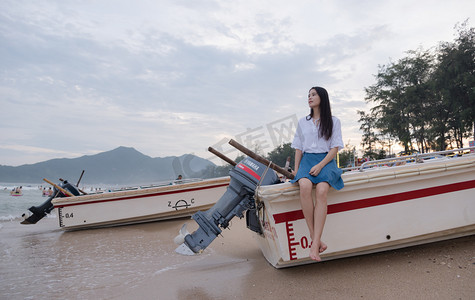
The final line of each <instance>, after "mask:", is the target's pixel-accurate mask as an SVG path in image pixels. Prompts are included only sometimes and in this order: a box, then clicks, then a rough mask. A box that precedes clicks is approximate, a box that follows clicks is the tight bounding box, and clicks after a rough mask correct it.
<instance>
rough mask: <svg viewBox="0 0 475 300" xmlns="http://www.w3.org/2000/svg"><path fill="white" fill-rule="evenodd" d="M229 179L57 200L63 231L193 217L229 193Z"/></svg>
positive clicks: (56, 207) (56, 208)
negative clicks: (227, 191)
mask: <svg viewBox="0 0 475 300" xmlns="http://www.w3.org/2000/svg"><path fill="white" fill-rule="evenodd" d="M228 185H229V177H223V178H217V179H210V180H203V181H198V182H192V183H184V184H177V185H169V186H161V187H149V188H144V189H137V190H126V191H118V192H108V193H101V194H91V195H81V196H76V197H66V198H55V199H54V200H53V201H52V203H53V205H54V208H55V210H56V213H57V215H58V218H59V225H60V227H61V228H62V229H66V230H73V229H85V228H91V227H104V226H116V225H125V224H133V223H142V222H151V221H159V220H166V219H172V218H180V217H187V216H191V215H192V214H193V213H195V212H197V211H198V210H206V209H208V208H210V207H211V206H212V205H213V204H214V203H215V202H216V201H217V200H219V198H220V197H221V196H222V195H223V194H224V193H225V192H226V189H227V187H228Z"/></svg>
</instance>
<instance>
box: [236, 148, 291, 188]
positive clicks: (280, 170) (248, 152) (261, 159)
mask: <svg viewBox="0 0 475 300" xmlns="http://www.w3.org/2000/svg"><path fill="white" fill-rule="evenodd" d="M229 144H230V145H231V146H233V147H234V148H236V149H238V150H239V151H241V152H242V153H244V154H246V155H247V156H249V157H252V158H254V159H255V160H257V161H258V162H260V163H261V164H264V165H266V166H269V167H270V168H271V169H273V170H275V171H276V172H278V173H280V174H282V175H284V176H285V177H287V178H290V179H294V177H295V176H294V174H292V173H290V172H289V171H287V170H285V169H283V168H281V167H279V166H278V165H276V164H274V163H273V162H270V161H268V160H267V159H265V158H264V157H262V156H260V155H259V154H257V153H254V152H252V151H251V150H249V149H247V148H246V147H244V146H243V145H241V144H239V143H238V142H236V141H235V140H233V139H231V140H230V141H229ZM269 163H270V165H269Z"/></svg>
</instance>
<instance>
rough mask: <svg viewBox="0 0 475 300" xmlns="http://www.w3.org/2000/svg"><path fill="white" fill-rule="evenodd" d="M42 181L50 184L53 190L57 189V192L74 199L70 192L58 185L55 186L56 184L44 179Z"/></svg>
mask: <svg viewBox="0 0 475 300" xmlns="http://www.w3.org/2000/svg"><path fill="white" fill-rule="evenodd" d="M43 180H44V181H46V182H47V183H49V184H51V185H52V186H54V187H55V188H57V189H58V190H59V191H61V193H63V194H65V195H68V196H70V197H74V195H73V194H71V192H69V191H67V190H65V189H63V188H62V187H60V186H59V185H57V184H55V183H53V182H51V181H49V180H48V179H46V178H43Z"/></svg>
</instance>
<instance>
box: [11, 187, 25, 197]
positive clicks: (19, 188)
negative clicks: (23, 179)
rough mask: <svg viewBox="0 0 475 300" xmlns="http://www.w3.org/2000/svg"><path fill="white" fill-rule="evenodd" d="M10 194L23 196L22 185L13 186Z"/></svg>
mask: <svg viewBox="0 0 475 300" xmlns="http://www.w3.org/2000/svg"><path fill="white" fill-rule="evenodd" d="M10 196H16V197H17V196H23V191H22V187H21V186H20V187H17V188H14V189H13V190H11V191H10Z"/></svg>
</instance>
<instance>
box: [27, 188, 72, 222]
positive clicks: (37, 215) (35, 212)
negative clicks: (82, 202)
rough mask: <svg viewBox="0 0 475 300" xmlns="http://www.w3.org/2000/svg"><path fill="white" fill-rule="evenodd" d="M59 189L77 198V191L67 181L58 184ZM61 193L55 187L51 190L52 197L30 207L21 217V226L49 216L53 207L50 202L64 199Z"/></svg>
mask: <svg viewBox="0 0 475 300" xmlns="http://www.w3.org/2000/svg"><path fill="white" fill-rule="evenodd" d="M59 186H60V187H62V188H63V189H65V190H67V191H69V192H70V193H71V194H73V195H74V196H79V190H78V189H77V188H76V187H75V186H74V185H72V184H70V183H69V182H68V181H67V180H64V181H63V182H61V183H60V184H59ZM66 196H67V195H64V194H63V193H62V192H61V191H59V190H58V189H57V188H56V187H55V188H54V189H53V195H52V196H51V197H49V198H48V199H47V200H46V201H45V202H43V204H41V205H39V206H32V207H30V208H29V209H28V210H29V211H27V212H26V213H24V214H23V215H22V217H23V221H22V222H21V224H36V223H37V222H38V221H39V220H41V219H43V218H44V217H45V216H46V215H47V214H49V213H50V212H51V211H52V210H53V208H54V206H53V203H51V201H52V200H53V199H54V198H56V197H66Z"/></svg>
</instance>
